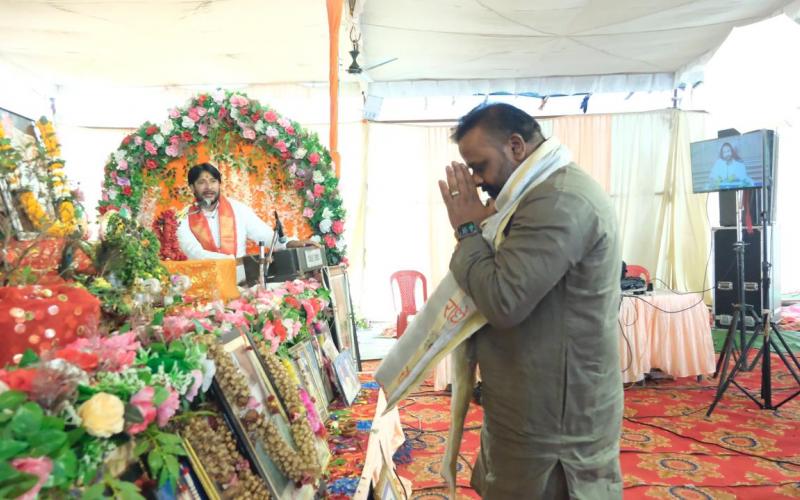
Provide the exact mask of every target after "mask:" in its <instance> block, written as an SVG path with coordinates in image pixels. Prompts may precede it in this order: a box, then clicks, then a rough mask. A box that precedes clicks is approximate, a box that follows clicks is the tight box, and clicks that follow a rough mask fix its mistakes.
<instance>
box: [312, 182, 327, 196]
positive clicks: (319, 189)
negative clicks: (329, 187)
mask: <svg viewBox="0 0 800 500" xmlns="http://www.w3.org/2000/svg"><path fill="white" fill-rule="evenodd" d="M323 194H325V186H323V185H322V184H314V196H316V197H317V198H319V197H320V196H322V195H323Z"/></svg>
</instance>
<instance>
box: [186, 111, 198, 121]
mask: <svg viewBox="0 0 800 500" xmlns="http://www.w3.org/2000/svg"><path fill="white" fill-rule="evenodd" d="M187 114H188V115H189V118H191V119H192V121H193V122H196V121H197V120H199V119H200V113H198V112H197V108H189V112H188V113H187Z"/></svg>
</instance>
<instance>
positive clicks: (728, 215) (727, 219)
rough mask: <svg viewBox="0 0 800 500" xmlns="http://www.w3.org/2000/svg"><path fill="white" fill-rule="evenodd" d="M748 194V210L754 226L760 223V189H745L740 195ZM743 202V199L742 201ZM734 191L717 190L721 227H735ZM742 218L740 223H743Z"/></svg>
mask: <svg viewBox="0 0 800 500" xmlns="http://www.w3.org/2000/svg"><path fill="white" fill-rule="evenodd" d="M748 193H749V196H750V205H749V209H750V210H749V212H750V217H751V220H752V222H753V225H754V226H758V225H760V224H761V207H762V206H763V205H762V203H761V190H760V189H745V190H744V191H743V194H742V196H748ZM742 203H744V200H743V201H742ZM737 216H738V214H737V213H736V191H720V192H719V225H720V226H722V227H736V217H737ZM745 220H747V219H743V220H742V225H743V226H744V225H745Z"/></svg>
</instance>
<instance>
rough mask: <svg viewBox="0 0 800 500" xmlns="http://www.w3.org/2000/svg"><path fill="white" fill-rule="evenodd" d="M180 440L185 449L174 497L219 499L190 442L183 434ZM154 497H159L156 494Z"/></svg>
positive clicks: (215, 488)
mask: <svg viewBox="0 0 800 500" xmlns="http://www.w3.org/2000/svg"><path fill="white" fill-rule="evenodd" d="M181 441H182V444H183V449H184V450H186V456H185V457H183V458H182V459H181V461H180V464H181V478H180V481H179V484H178V487H177V488H176V490H177V491H176V495H175V497H176V498H178V499H184V498H186V499H188V498H198V499H204V498H207V499H209V500H221V497H220V495H219V492H218V491H217V487H216V486H215V485H214V481H213V480H212V479H211V477H210V476H209V475H208V472H207V471H206V468H205V466H204V465H203V462H202V460H200V457H198V456H197V452H196V451H195V450H194V447H193V446H192V443H190V442H189V440H188V439H186V438H185V437H183V436H181ZM156 498H159V497H158V496H157V497H156Z"/></svg>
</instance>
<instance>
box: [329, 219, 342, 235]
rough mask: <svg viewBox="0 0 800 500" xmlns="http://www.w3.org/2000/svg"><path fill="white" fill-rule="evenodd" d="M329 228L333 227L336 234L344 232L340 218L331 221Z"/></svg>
mask: <svg viewBox="0 0 800 500" xmlns="http://www.w3.org/2000/svg"><path fill="white" fill-rule="evenodd" d="M331 229H333V232H334V233H336V234H342V233H343V232H344V222H342V221H340V220H335V221H333V225H332V226H331Z"/></svg>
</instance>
